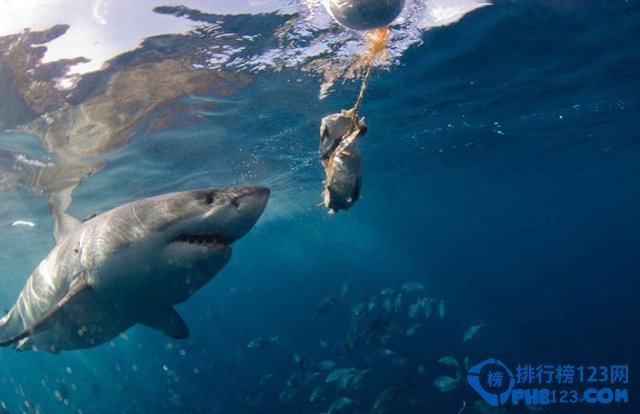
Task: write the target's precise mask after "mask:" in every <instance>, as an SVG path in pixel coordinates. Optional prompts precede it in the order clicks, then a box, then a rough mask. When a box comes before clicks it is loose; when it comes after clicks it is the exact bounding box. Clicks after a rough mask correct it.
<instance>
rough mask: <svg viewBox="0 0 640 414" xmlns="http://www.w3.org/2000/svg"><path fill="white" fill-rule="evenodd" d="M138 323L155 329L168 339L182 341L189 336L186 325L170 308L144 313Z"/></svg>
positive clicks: (176, 312)
mask: <svg viewBox="0 0 640 414" xmlns="http://www.w3.org/2000/svg"><path fill="white" fill-rule="evenodd" d="M139 323H140V324H142V325H146V326H148V327H150V328H153V329H156V330H158V331H160V332H162V333H163V334H165V335H167V336H168V337H170V338H174V339H184V338H186V337H188V336H189V328H188V327H187V324H186V323H185V322H184V321H183V320H182V317H181V316H180V315H179V314H178V311H176V310H175V309H174V308H173V307H171V306H167V307H165V308H160V309H154V310H153V311H150V312H145V313H144V314H143V315H142V317H141V319H140V321H139Z"/></svg>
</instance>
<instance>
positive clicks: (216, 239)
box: [176, 234, 231, 246]
mask: <svg viewBox="0 0 640 414" xmlns="http://www.w3.org/2000/svg"><path fill="white" fill-rule="evenodd" d="M176 241H180V242H184V243H189V244H202V245H224V246H228V245H230V244H231V241H230V240H227V239H226V238H224V237H222V236H220V235H218V234H181V235H179V236H178V237H177V238H176Z"/></svg>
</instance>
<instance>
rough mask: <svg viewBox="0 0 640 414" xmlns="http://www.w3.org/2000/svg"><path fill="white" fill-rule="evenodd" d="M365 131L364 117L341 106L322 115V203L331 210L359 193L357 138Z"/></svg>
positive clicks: (349, 203)
mask: <svg viewBox="0 0 640 414" xmlns="http://www.w3.org/2000/svg"><path fill="white" fill-rule="evenodd" d="M366 132H367V125H366V123H365V122H364V118H361V117H359V116H358V115H356V114H355V113H354V112H353V110H349V111H346V110H343V111H341V112H340V113H337V114H331V115H328V116H326V117H324V118H322V122H321V125H320V162H321V163H322V166H323V167H324V170H325V180H324V191H323V192H322V197H323V204H324V206H325V207H327V208H328V209H329V213H330V214H333V213H336V212H338V211H339V210H347V209H349V208H350V207H351V206H352V205H353V203H355V202H356V201H357V200H358V198H359V197H360V188H361V186H362V176H361V155H360V149H359V148H358V142H357V140H358V139H359V138H361V137H362V136H363V135H364V134H365V133H366Z"/></svg>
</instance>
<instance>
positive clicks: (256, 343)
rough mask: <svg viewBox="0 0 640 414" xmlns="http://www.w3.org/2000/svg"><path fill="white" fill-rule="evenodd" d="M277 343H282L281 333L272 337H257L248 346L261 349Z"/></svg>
mask: <svg viewBox="0 0 640 414" xmlns="http://www.w3.org/2000/svg"><path fill="white" fill-rule="evenodd" d="M275 343H280V335H276V336H272V337H271V338H264V337H260V338H256V339H254V340H252V341H251V342H249V343H248V344H247V348H249V349H259V348H264V347H265V346H268V345H271V344H275Z"/></svg>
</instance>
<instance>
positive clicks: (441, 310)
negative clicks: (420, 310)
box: [438, 300, 447, 319]
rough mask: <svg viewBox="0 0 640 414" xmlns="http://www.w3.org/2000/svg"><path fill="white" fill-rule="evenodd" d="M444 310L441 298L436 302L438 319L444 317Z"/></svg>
mask: <svg viewBox="0 0 640 414" xmlns="http://www.w3.org/2000/svg"><path fill="white" fill-rule="evenodd" d="M446 311H447V309H446V308H445V305H444V300H441V301H440V303H439V304H438V317H439V318H440V319H442V318H444V314H445V313H446Z"/></svg>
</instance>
